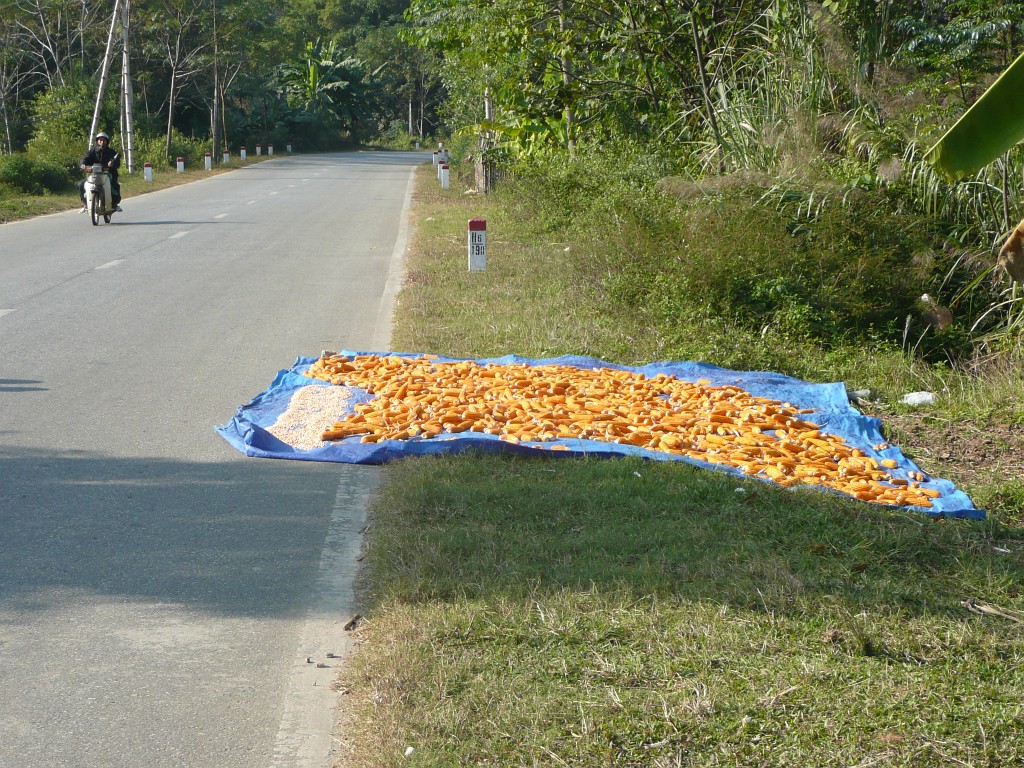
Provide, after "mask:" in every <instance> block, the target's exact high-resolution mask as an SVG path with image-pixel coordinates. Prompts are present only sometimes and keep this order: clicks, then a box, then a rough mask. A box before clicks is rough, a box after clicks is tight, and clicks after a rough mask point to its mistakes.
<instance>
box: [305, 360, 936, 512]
mask: <svg viewBox="0 0 1024 768" xmlns="http://www.w3.org/2000/svg"><path fill="white" fill-rule="evenodd" d="M306 375H307V376H309V377H311V378H315V379H321V380H324V381H328V382H330V383H332V384H336V385H341V386H346V387H358V388H360V389H363V390H365V391H366V392H368V393H370V394H372V395H373V399H372V400H371V401H370V402H367V403H361V404H358V405H356V406H355V408H354V412H353V413H352V414H351V415H349V416H348V417H346V418H344V419H342V420H341V421H338V422H336V423H335V424H334V425H333V426H331V427H329V428H328V429H327V430H326V431H324V433H323V435H322V439H323V440H325V441H329V440H344V439H346V438H356V437H358V438H359V440H360V441H361V442H364V443H376V442H379V441H381V440H408V439H411V438H420V439H429V438H435V437H438V436H443V435H445V434H454V433H459V432H467V431H469V432H482V433H486V434H490V435H495V436H497V437H498V438H500V439H502V440H506V441H508V442H510V443H531V444H540V445H541V446H543V445H544V444H545V443H551V441H555V440H563V441H564V440H571V439H583V440H598V441H603V442H610V443H621V444H626V445H632V446H636V447H638V448H645V449H648V450H652V451H663V452H666V453H670V454H674V455H678V456H686V457H689V458H692V459H698V460H700V461H704V462H708V463H710V464H721V465H727V466H730V467H734V468H736V469H739V470H740V471H742V472H743V473H744V474H748V475H753V476H760V477H764V478H768V479H770V480H772V481H774V482H776V483H778V484H779V485H782V486H786V487H791V486H794V485H797V484H801V483H803V484H808V485H821V486H824V487H827V488H832V489H834V490H837V491H840V492H842V493H846V494H848V495H850V496H853V497H855V498H857V499H861V500H863V501H870V502H875V503H879V504H887V505H892V506H917V507H930V506H932V504H931V501H930V500H931V499H933V498H937V497H938V496H939V495H940V494H939V492H938V491H936V490H934V489H932V488H925V487H922V486H921V483H923V482H925V481H926V480H927V478H926V477H925V476H924V475H922V474H921V473H918V472H911V473H909V477H907V478H903V477H896V476H894V475H893V474H891V473H890V472H889V471H888V470H891V469H895V468H896V466H897V464H896V462H895V461H892V460H891V459H883V460H882V461H877V460H876V459H875V458H873V457H871V456H868V455H866V454H865V453H864V452H863V451H861V450H859V449H858V448H854V447H851V446H849V445H847V444H846V442H845V441H844V440H843V438H841V437H839V436H836V435H830V434H827V433H823V432H821V431H820V430H819V429H818V426H817V425H815V424H813V423H811V422H809V421H806V420H805V419H803V418H801V417H802V416H804V415H807V414H809V413H811V411H810V410H807V409H797V408H794V407H793V406H791V405H790V404H789V403H782V402H780V401H778V400H771V399H768V398H763V397H754V396H752V395H751V394H750V393H748V392H746V391H745V390H743V389H741V388H739V387H734V386H711V385H710V384H709V383H708V382H706V381H698V382H696V383H691V382H687V381H682V380H680V379H677V378H675V377H674V376H669V375H666V374H658V375H657V376H653V377H650V378H648V377H647V376H644V375H643V374H640V373H636V372H632V371H621V370H616V369H611V368H596V369H582V368H577V367H574V366H568V365H528V364H526V363H510V364H494V363H488V364H480V363H477V362H475V361H454V362H450V361H441V360H438V359H436V358H434V357H431V356H421V357H402V356H398V355H352V356H346V355H328V356H324V357H321V358H320V359H319V360H317V361H316V362H315V363H313V365H312V366H310V368H309V370H308V372H307V374H306ZM547 447H549V448H551V449H552V450H566V447H565V445H564V443H563V444H557V443H556V444H552V445H549V446H547ZM887 447H888V446H887V445H886V444H884V443H883V444H881V445H878V446H875V448H876V450H883V449H885V448H887Z"/></svg>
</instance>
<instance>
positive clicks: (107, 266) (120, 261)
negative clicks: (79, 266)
mask: <svg viewBox="0 0 1024 768" xmlns="http://www.w3.org/2000/svg"><path fill="white" fill-rule="evenodd" d="M123 263H124V259H114V260H113V261H108V262H107V263H106V264H100V265H99V266H98V267H93V269H110V268H111V267H116V266H117V265H118V264H123Z"/></svg>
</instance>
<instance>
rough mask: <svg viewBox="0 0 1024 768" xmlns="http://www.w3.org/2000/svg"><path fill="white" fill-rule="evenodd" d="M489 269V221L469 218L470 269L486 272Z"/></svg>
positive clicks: (471, 270)
mask: <svg viewBox="0 0 1024 768" xmlns="http://www.w3.org/2000/svg"><path fill="white" fill-rule="evenodd" d="M486 269H487V221H486V220H485V219H470V220H469V271H470V272H484V271H486Z"/></svg>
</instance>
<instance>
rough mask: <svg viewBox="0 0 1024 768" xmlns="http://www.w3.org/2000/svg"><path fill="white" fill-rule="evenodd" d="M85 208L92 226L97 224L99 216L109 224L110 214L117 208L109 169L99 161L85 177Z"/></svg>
mask: <svg viewBox="0 0 1024 768" xmlns="http://www.w3.org/2000/svg"><path fill="white" fill-rule="evenodd" d="M85 209H86V210H87V211H88V212H89V218H90V219H91V220H92V225H93V226H94V227H95V226H98V225H99V223H100V221H99V220H100V217H101V216H102V217H103V221H104V222H105V223H107V224H109V223H110V217H111V215H112V214H113V213H114V211H116V210H117V207H116V206H115V205H114V194H113V187H112V186H111V184H110V171H109V170H108V169H106V168H104V167H103V166H102V165H100V164H99V163H96V164H95V165H93V167H92V169H91V170H90V171H89V173H88V175H87V176H86V177H85Z"/></svg>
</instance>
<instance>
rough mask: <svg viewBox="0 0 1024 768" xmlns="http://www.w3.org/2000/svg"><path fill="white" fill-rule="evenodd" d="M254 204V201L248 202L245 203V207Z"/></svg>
mask: <svg viewBox="0 0 1024 768" xmlns="http://www.w3.org/2000/svg"><path fill="white" fill-rule="evenodd" d="M255 202H256V201H255V200H250V201H249V202H248V203H246V205H252V204H253V203H255Z"/></svg>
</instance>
